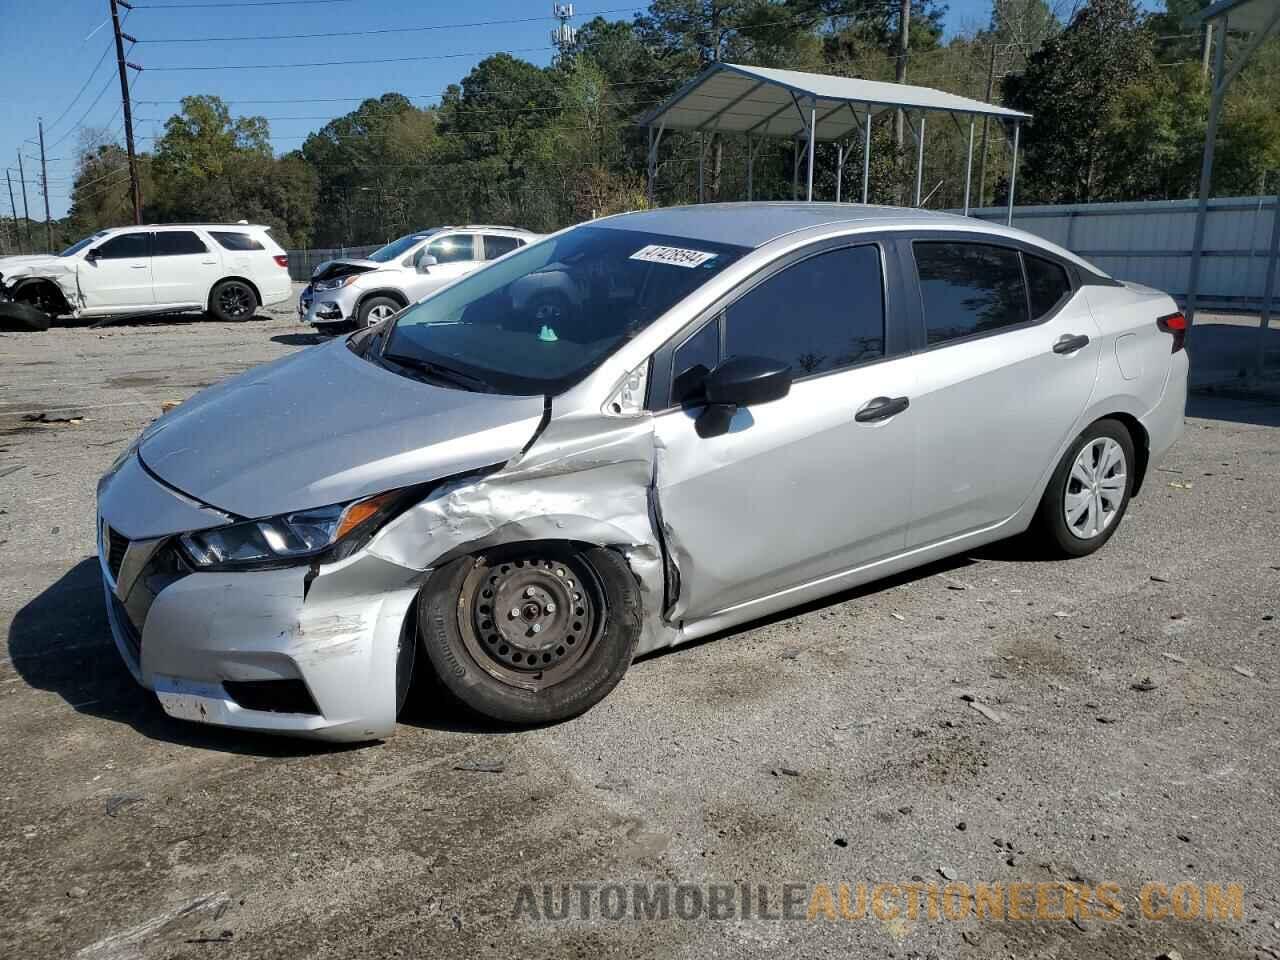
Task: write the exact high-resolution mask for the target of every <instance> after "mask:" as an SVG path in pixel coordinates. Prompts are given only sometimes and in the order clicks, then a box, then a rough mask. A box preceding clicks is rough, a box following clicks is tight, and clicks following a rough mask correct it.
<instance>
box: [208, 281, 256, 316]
mask: <svg viewBox="0 0 1280 960" xmlns="http://www.w3.org/2000/svg"><path fill="white" fill-rule="evenodd" d="M257 309H258V295H257V294H256V293H254V292H253V287H251V286H249V285H248V284H247V283H245V282H244V281H243V280H223V281H222V282H221V283H219V284H218V285H217V286H215V287H214V288H213V290H212V292H211V293H210V294H209V312H210V313H211V314H213V315H214V317H216V318H217V319H219V320H221V321H223V322H224V323H231V322H235V321H237V320H248V319H249V318H250V317H252V316H253V314H254V312H255V311H256V310H257Z"/></svg>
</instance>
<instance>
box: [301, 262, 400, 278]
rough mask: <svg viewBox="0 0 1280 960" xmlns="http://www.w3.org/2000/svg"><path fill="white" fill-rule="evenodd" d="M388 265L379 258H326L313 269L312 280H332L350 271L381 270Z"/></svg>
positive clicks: (366, 271)
mask: <svg viewBox="0 0 1280 960" xmlns="http://www.w3.org/2000/svg"><path fill="white" fill-rule="evenodd" d="M385 266H387V264H385V263H380V262H379V261H377V260H357V259H354V258H347V257H343V258H341V259H338V260H325V261H324V262H323V263H321V264H319V265H318V266H317V267H316V268H315V269H314V270H312V271H311V279H312V281H313V282H314V281H316V280H332V279H333V278H334V277H345V276H346V275H347V274H349V273H368V272H370V271H371V270H381V269H382V268H383V267H385Z"/></svg>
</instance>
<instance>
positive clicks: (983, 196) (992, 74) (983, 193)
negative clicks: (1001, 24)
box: [978, 36, 996, 208]
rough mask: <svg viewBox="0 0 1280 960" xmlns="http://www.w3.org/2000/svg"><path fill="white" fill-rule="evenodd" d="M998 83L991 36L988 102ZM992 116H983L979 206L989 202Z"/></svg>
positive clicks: (994, 44) (993, 38) (988, 67)
mask: <svg viewBox="0 0 1280 960" xmlns="http://www.w3.org/2000/svg"><path fill="white" fill-rule="evenodd" d="M995 85H996V39H995V37H994V36H993V37H992V38H991V57H990V59H989V60H988V61H987V96H986V102H987V103H990V102H991V95H992V93H994V92H995ZM989 119H990V118H989V117H987V116H985V115H984V116H983V118H982V163H981V166H980V167H979V168H978V207H979V208H981V207H982V205H983V204H984V203H986V202H987V121H988V120H989Z"/></svg>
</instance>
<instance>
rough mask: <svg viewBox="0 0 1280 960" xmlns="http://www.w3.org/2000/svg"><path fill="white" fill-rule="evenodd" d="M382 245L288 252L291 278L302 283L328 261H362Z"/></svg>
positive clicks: (317, 248)
mask: <svg viewBox="0 0 1280 960" xmlns="http://www.w3.org/2000/svg"><path fill="white" fill-rule="evenodd" d="M381 246H382V244H380V243H375V244H373V245H371V246H367V247H316V248H313V249H308V248H303V249H302V250H286V251H285V252H286V253H287V254H289V276H290V277H291V278H292V279H294V280H296V281H300V282H304V283H305V282H306V281H307V280H310V279H311V274H312V271H314V270H315V268H316V267H318V266H319V265H320V264H322V263H324V262H325V261H326V260H340V259H343V258H347V257H350V258H353V259H361V258H363V257H367V256H368V255H369V254H371V253H373V251H375V250H377V249H378V248H379V247H381Z"/></svg>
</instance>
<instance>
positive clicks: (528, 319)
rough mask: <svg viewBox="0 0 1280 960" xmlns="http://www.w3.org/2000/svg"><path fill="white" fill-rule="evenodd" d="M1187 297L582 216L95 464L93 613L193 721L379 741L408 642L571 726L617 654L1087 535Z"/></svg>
mask: <svg viewBox="0 0 1280 960" xmlns="http://www.w3.org/2000/svg"><path fill="white" fill-rule="evenodd" d="M543 294H553V295H554V297H552V298H551V299H548V298H547V297H544V296H542V295H543ZM1185 326H1186V324H1185V322H1184V320H1183V318H1182V315H1181V314H1179V313H1178V312H1177V308H1176V306H1175V305H1174V302H1173V301H1172V300H1171V299H1170V298H1169V297H1168V296H1166V295H1165V294H1163V293H1160V292H1158V291H1155V290H1151V289H1147V288H1145V287H1140V286H1137V285H1134V284H1125V283H1120V282H1118V281H1116V280H1113V279H1112V278H1110V277H1108V276H1107V275H1106V274H1104V273H1102V272H1101V271H1099V270H1098V269H1097V268H1096V267H1093V266H1091V265H1090V264H1089V263H1087V262H1086V261H1084V260H1082V259H1080V258H1079V257H1076V256H1074V255H1072V254H1070V253H1068V252H1067V251H1065V250H1063V249H1061V248H1060V247H1057V246H1054V245H1053V244H1050V243H1047V242H1045V241H1042V240H1039V239H1037V238H1035V237H1033V236H1030V235H1029V234H1026V233H1023V232H1021V231H1018V230H1012V229H1008V228H1005V227H1002V226H994V225H991V224H986V223H980V222H977V221H975V220H970V219H964V218H960V217H954V216H948V215H945V214H934V213H927V212H923V211H915V210H900V209H891V208H880V207H861V206H847V205H846V206H840V205H827V204H803V203H802V204H758V203H757V204H726V205H709V206H698V207H689V208H672V209H663V210H653V211H647V212H640V213H632V214H626V215H622V216H617V217H612V218H608V219H603V220H597V221H594V222H592V223H589V224H584V225H580V226H576V227H573V228H571V229H568V230H565V231H562V232H560V233H558V234H555V235H553V236H551V237H549V238H546V239H544V240H541V241H539V242H537V243H534V244H531V245H530V246H528V247H527V248H525V249H522V250H518V251H516V252H515V253H513V254H512V255H511V256H509V257H506V258H504V259H502V260H500V261H498V262H496V263H493V264H491V265H489V266H487V267H486V268H484V269H482V270H479V271H477V272H475V273H474V274H472V275H470V276H468V277H465V278H463V279H461V280H460V281H458V282H457V283H455V284H453V285H452V286H450V287H449V288H447V289H444V290H441V291H439V292H438V293H436V294H435V295H433V296H431V297H428V298H426V299H425V300H423V301H421V302H420V303H418V304H416V305H414V306H412V307H410V308H408V309H406V310H404V311H402V312H401V313H400V314H399V315H398V316H397V317H395V318H394V319H393V320H391V321H390V322H388V323H385V324H382V325H379V326H375V327H372V328H367V329H363V330H360V331H357V332H356V333H354V334H352V335H351V336H349V337H347V338H344V339H341V340H334V341H332V342H330V343H328V344H326V345H323V346H318V347H313V348H311V349H307V350H303V351H300V352H298V353H295V354H293V355H291V356H289V357H286V358H284V359H281V360H277V361H275V362H273V363H270V364H268V365H266V366H263V367H259V368H257V369H255V370H251V371H249V372H247V373H244V374H241V375H240V376H237V377H235V378H232V379H230V380H228V381H226V382H224V383H222V384H220V385H218V386H215V387H212V388H210V389H208V390H205V391H204V392H203V393H201V394H199V395H197V396H196V397H195V398H193V399H192V400H189V401H187V402H186V403H184V404H182V405H181V406H179V407H178V408H176V409H175V410H174V411H172V412H170V413H168V414H166V415H164V416H162V417H161V418H160V419H159V420H157V421H156V422H155V423H153V424H152V425H151V426H150V427H149V428H147V429H146V430H145V431H144V432H143V434H142V435H141V436H140V438H139V439H138V440H137V441H136V442H135V443H134V444H133V445H132V446H131V447H129V449H128V450H125V451H124V452H123V453H122V454H121V455H120V457H119V459H118V460H117V461H116V462H115V464H114V465H113V466H112V468H111V470H110V471H109V472H108V473H107V475H106V476H105V477H104V478H103V480H102V481H101V483H100V485H99V488H98V511H99V515H98V529H99V531H100V540H99V556H100V559H101V567H102V578H103V584H104V587H105V591H106V601H107V610H108V614H109V618H110V622H111V629H112V632H113V634H114V636H115V639H116V643H117V646H118V647H119V650H120V653H121V654H122V656H123V657H124V660H125V662H126V663H127V664H128V666H129V669H130V670H131V671H132V672H133V675H134V676H135V677H136V678H137V679H138V680H139V681H140V682H141V683H142V684H144V685H145V686H147V687H150V688H151V689H153V690H155V691H156V693H157V694H158V695H159V698H160V701H161V703H162V704H163V705H164V709H165V710H166V711H168V712H169V713H170V714H172V715H173V716H176V717H185V718H189V719H193V720H199V721H201V722H204V723H211V724H220V725H225V726H230V727H241V728H252V729H260V730H274V731H281V732H288V733H294V734H300V735H309V736H314V737H322V738H329V739H334V740H367V739H371V738H376V737H382V736H385V735H387V734H388V733H390V732H391V731H392V729H393V726H394V722H395V718H396V716H397V713H398V711H399V709H400V707H401V706H402V704H403V703H404V701H405V698H406V695H407V692H408V686H409V680H410V677H411V676H412V673H413V667H414V661H415V658H416V657H418V656H425V657H427V659H428V660H429V661H430V665H431V667H432V668H433V669H434V671H435V673H436V674H437V675H438V676H439V678H440V680H441V681H442V682H443V684H444V685H445V687H447V688H448V690H450V691H451V692H452V693H453V694H454V695H455V696H456V697H457V698H458V699H459V700H460V701H461V702H462V703H464V704H466V705H467V706H469V707H471V708H472V709H474V710H476V711H479V712H480V713H482V714H486V715H488V716H490V717H494V718H498V719H500V720H503V721H508V722H515V723H540V722H546V721H554V720H560V719H563V718H565V717H569V716H572V715H574V714H576V713H579V712H581V711H583V710H586V709H587V708H589V707H590V706H592V705H593V704H595V703H596V702H597V701H599V700H600V699H601V698H602V697H604V696H605V694H606V693H608V692H609V690H610V689H612V688H613V686H614V685H615V684H617V683H618V681H619V680H620V679H621V677H622V675H623V673H624V672H625V671H626V669H627V667H628V665H629V664H630V663H631V660H632V658H633V657H634V656H635V655H636V654H639V653H644V652H647V651H651V650H654V649H657V648H660V647H665V646H670V645H674V644H679V643H683V642H685V641H688V640H692V639H694V638H697V637H705V636H707V635H709V634H713V633H719V632H721V631H724V630H725V629H727V628H730V627H733V626H736V625H738V624H742V623H744V622H747V621H750V620H755V619H757V618H759V617H763V616H766V615H768V614H772V613H774V612H776V611H779V610H783V609H786V608H789V607H793V606H795V605H797V604H802V603H805V602H808V601H812V600H814V599H816V598H820V597H825V596H827V595H830V594H834V593H837V592H838V591H842V590H846V589H848V588H850V587H853V586H855V585H858V584H862V583H865V582H867V581H871V580H876V579H878V578H881V577H884V576H887V575H890V574H894V573H898V572H900V571H903V570H907V569H909V568H912V567H917V566H920V565H922V564H926V563H929V562H931V561H934V560H937V559H939V558H942V557H946V556H948V555H950V554H956V553H961V552H964V551H969V550H972V549H974V548H976V547H978V546H980V545H982V544H985V543H988V542H991V541H994V540H998V539H1001V538H1005V537H1010V536H1013V535H1015V534H1023V533H1026V534H1027V535H1028V536H1029V537H1031V538H1033V539H1034V541H1035V542H1036V543H1038V544H1039V545H1040V546H1041V547H1042V548H1043V549H1046V550H1048V551H1051V552H1053V553H1055V554H1057V555H1059V556H1062V557H1078V556H1082V555H1085V554H1088V553H1091V552H1093V551H1094V550H1097V549H1098V548H1099V547H1101V546H1102V545H1103V544H1104V543H1106V541H1107V540H1108V538H1110V537H1111V536H1112V535H1113V534H1114V533H1115V532H1116V529H1117V527H1118V526H1119V524H1120V521H1121V519H1122V518H1123V516H1124V513H1125V509H1126V507H1127V505H1128V503H1129V500H1130V498H1131V497H1132V496H1134V495H1135V494H1137V493H1138V491H1139V489H1140V488H1141V486H1142V483H1143V478H1144V476H1145V475H1146V474H1147V473H1148V472H1149V471H1150V470H1151V469H1152V468H1153V466H1154V465H1155V464H1156V463H1158V462H1159V460H1160V458H1161V457H1162V456H1164V454H1165V452H1166V451H1167V450H1168V449H1169V447H1170V445H1171V444H1172V443H1173V442H1174V440H1175V439H1176V438H1177V437H1178V436H1179V434H1180V433H1181V431H1182V421H1183V408H1184V405H1185V398H1186V385H1187V355H1186V353H1185V352H1184V350H1183V348H1182V343H1183V335H1184V332H1185ZM724 642H733V641H732V640H728V641H724ZM708 682H709V683H714V682H715V680H714V679H713V678H712V679H709V680H708Z"/></svg>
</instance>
